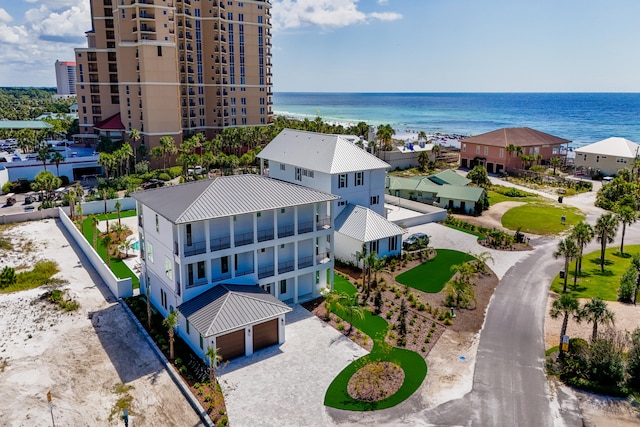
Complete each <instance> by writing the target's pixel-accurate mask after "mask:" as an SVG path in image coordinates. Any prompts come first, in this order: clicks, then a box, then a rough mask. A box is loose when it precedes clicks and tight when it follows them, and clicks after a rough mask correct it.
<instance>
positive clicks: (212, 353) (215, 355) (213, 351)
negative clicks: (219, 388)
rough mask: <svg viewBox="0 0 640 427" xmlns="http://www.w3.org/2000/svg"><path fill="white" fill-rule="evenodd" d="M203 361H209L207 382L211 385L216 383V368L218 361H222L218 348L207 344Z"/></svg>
mask: <svg viewBox="0 0 640 427" xmlns="http://www.w3.org/2000/svg"><path fill="white" fill-rule="evenodd" d="M204 357H205V362H206V361H209V383H210V385H211V386H215V384H216V368H217V367H218V363H219V362H220V361H222V355H221V354H220V349H219V348H215V347H211V346H207V351H206V352H205V353H204Z"/></svg>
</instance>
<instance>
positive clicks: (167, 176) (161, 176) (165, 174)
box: [158, 173, 172, 181]
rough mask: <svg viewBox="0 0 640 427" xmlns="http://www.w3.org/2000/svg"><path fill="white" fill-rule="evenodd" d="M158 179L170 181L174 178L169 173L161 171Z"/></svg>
mask: <svg viewBox="0 0 640 427" xmlns="http://www.w3.org/2000/svg"><path fill="white" fill-rule="evenodd" d="M158 179H161V180H163V181H170V180H171V179H172V178H171V176H170V175H169V174H168V173H160V174H158Z"/></svg>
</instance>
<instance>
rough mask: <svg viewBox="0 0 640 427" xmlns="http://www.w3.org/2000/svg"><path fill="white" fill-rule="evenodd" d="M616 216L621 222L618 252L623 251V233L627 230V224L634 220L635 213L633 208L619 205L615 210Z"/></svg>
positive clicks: (635, 217)
mask: <svg viewBox="0 0 640 427" xmlns="http://www.w3.org/2000/svg"><path fill="white" fill-rule="evenodd" d="M616 216H617V219H618V221H619V222H621V223H622V238H621V240H620V253H621V254H623V253H624V235H625V233H626V232H627V226H628V225H631V224H633V223H634V222H636V219H637V213H636V211H635V209H633V208H632V207H630V206H627V205H623V206H619V207H618V209H617V212H616Z"/></svg>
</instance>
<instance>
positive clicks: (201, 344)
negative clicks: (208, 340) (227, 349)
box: [200, 335, 204, 350]
mask: <svg viewBox="0 0 640 427" xmlns="http://www.w3.org/2000/svg"><path fill="white" fill-rule="evenodd" d="M200 348H201V349H202V350H204V340H203V339H202V335H200Z"/></svg>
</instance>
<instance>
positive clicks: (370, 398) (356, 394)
mask: <svg viewBox="0 0 640 427" xmlns="http://www.w3.org/2000/svg"><path fill="white" fill-rule="evenodd" d="M403 381H404V371H403V370H402V368H401V367H400V366H398V365H396V364H395V363H391V362H373V363H369V364H368V365H365V366H364V367H362V368H360V369H359V370H358V371H357V372H356V373H355V374H353V376H352V377H351V379H350V380H349V385H348V386H347V390H348V392H349V396H351V397H352V398H354V399H356V400H362V401H364V402H377V401H379V400H382V399H385V398H387V397H389V396H391V395H392V394H394V393H395V392H396V391H398V390H399V389H400V387H402V382H403Z"/></svg>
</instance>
